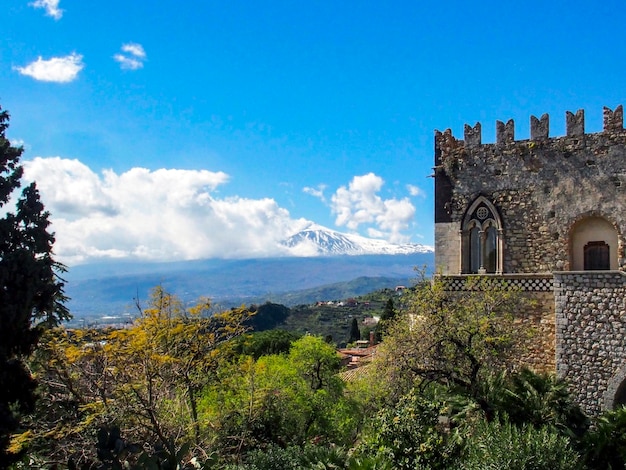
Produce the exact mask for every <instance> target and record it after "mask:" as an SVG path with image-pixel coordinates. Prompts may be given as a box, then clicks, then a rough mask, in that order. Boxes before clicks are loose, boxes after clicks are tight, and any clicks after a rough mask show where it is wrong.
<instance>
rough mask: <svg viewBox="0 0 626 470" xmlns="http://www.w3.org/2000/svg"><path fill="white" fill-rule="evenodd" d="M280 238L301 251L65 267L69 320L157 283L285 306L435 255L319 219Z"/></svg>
mask: <svg viewBox="0 0 626 470" xmlns="http://www.w3.org/2000/svg"><path fill="white" fill-rule="evenodd" d="M283 245H284V246H285V247H287V248H289V249H290V252H291V253H300V254H301V256H283V257H274V258H257V259H206V260H193V261H178V262H169V263H162V262H161V263H154V262H145V261H144V262H139V261H136V262H131V261H124V262H119V261H118V262H113V261H111V262H104V263H94V264H85V265H78V266H73V267H71V268H70V269H69V271H68V272H67V273H66V275H65V279H66V281H67V282H66V293H67V295H68V296H69V297H70V300H69V302H68V304H67V305H68V308H69V309H70V311H71V312H72V314H73V316H74V319H75V320H83V319H98V318H101V317H105V316H106V317H111V316H114V317H115V316H124V315H131V316H134V315H136V314H137V303H139V304H140V305H145V302H146V300H147V299H148V296H149V292H150V290H151V289H152V288H153V287H155V286H157V285H162V286H163V287H164V288H165V289H166V290H167V291H168V292H171V293H173V294H176V295H178V296H179V297H180V298H181V299H182V300H183V301H185V302H193V301H195V300H197V299H198V298H199V297H203V296H204V297H208V298H210V299H211V301H212V303H213V305H214V306H215V307H216V308H217V309H221V308H230V307H232V306H238V305H242V304H246V305H250V304H253V303H255V304H260V303H264V302H267V301H271V302H276V303H283V304H285V305H288V306H290V305H297V304H301V303H310V302H314V301H316V300H333V299H337V298H345V297H350V296H357V295H362V294H365V293H367V292H371V291H373V290H377V289H382V288H385V287H394V286H396V285H399V284H402V285H407V284H410V283H411V282H412V280H413V279H414V278H415V276H416V275H415V271H414V270H415V268H416V267H418V268H423V267H425V268H426V269H427V270H428V271H432V269H433V263H434V255H433V249H432V248H431V247H428V246H424V245H419V244H404V245H397V244H391V243H387V242H384V241H382V240H374V239H369V238H365V237H360V236H356V235H352V234H344V233H340V232H336V231H332V230H329V229H325V228H323V227H319V226H314V227H310V228H309V229H307V230H304V231H302V232H299V233H297V234H295V235H293V236H291V237H289V238H288V239H287V240H285V241H284V242H283ZM329 297H330V298H329Z"/></svg>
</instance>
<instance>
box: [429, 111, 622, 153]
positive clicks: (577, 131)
mask: <svg viewBox="0 0 626 470" xmlns="http://www.w3.org/2000/svg"><path fill="white" fill-rule="evenodd" d="M603 121H604V126H603V131H602V132H601V133H596V134H605V135H610V134H623V133H624V109H623V107H622V105H619V106H617V107H616V108H615V110H614V111H613V110H611V109H610V108H607V107H606V106H605V107H604V108H603ZM565 129H566V137H572V138H580V137H582V136H585V135H596V134H585V111H584V110H582V109H579V110H578V111H576V113H575V114H574V113H571V112H570V111H567V112H566V113H565ZM549 132H550V116H548V114H544V115H543V116H541V118H539V119H537V118H536V117H535V116H531V117H530V141H546V140H548V139H550V136H549ZM513 142H515V122H514V121H513V119H509V120H508V121H507V122H506V123H504V122H502V121H496V143H495V144H482V132H481V124H480V122H477V123H476V124H475V125H474V126H470V125H468V124H465V129H464V136H463V140H461V139H456V138H455V137H454V136H453V135H452V131H451V130H450V129H446V130H445V131H443V132H440V131H438V130H436V131H435V152H436V153H437V152H438V151H440V150H442V149H444V148H445V149H456V148H461V147H463V148H465V149H472V148H478V147H481V146H482V145H496V146H505V145H507V144H511V143H513Z"/></svg>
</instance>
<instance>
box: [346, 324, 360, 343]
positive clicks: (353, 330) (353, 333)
mask: <svg viewBox="0 0 626 470" xmlns="http://www.w3.org/2000/svg"><path fill="white" fill-rule="evenodd" d="M360 339H361V330H359V321H358V320H357V319H356V318H353V319H352V324H351V325H350V338H349V339H348V343H354V342H355V341H358V340H360Z"/></svg>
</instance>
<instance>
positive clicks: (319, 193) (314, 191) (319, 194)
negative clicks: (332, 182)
mask: <svg viewBox="0 0 626 470" xmlns="http://www.w3.org/2000/svg"><path fill="white" fill-rule="evenodd" d="M325 190H326V185H325V184H318V185H317V188H311V187H309V186H306V187H304V188H302V192H304V193H306V194H310V195H311V196H313V197H316V198H318V199H320V200H322V201H323V202H326V197H325V196H324V191H325Z"/></svg>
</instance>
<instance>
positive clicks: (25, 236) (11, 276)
mask: <svg viewBox="0 0 626 470" xmlns="http://www.w3.org/2000/svg"><path fill="white" fill-rule="evenodd" d="M8 126H9V115H8V113H7V112H6V111H3V110H2V109H1V108H0V211H1V212H2V213H3V214H4V215H3V217H2V218H0V384H2V386H1V387H0V466H2V465H6V462H8V461H9V460H11V456H10V455H8V454H7V453H6V449H7V446H8V444H9V436H10V434H11V433H12V432H13V431H15V430H16V429H17V427H18V416H19V413H20V412H25V411H29V410H32V408H33V406H34V398H35V395H34V390H35V386H36V384H35V382H34V380H33V378H32V377H31V375H30V373H29V371H28V369H27V368H26V367H25V364H24V360H25V358H27V357H28V356H29V355H30V354H31V353H32V352H33V350H34V349H35V348H36V347H37V344H38V342H39V339H40V336H41V334H42V332H43V331H44V330H45V329H46V328H48V327H51V326H55V325H57V324H59V323H60V322H61V321H63V320H66V319H68V318H69V312H68V311H67V309H66V308H65V306H64V305H63V302H64V301H65V296H64V293H63V281H62V280H61V279H60V278H59V273H61V272H63V270H64V268H63V266H62V265H61V264H59V263H57V262H55V261H54V259H53V256H52V245H53V244H54V236H53V235H52V234H51V233H50V232H49V231H48V228H49V225H50V222H49V220H48V216H49V214H48V212H46V211H45V209H44V206H43V203H42V202H41V200H40V198H39V192H38V191H37V188H36V186H35V183H31V184H29V185H28V186H26V187H25V188H24V189H23V191H22V192H21V195H20V196H18V197H17V202H16V206H15V211H14V212H12V211H11V208H10V207H9V205H10V204H11V203H12V202H13V201H14V199H13V197H14V193H15V191H17V190H18V189H19V188H20V186H21V179H22V175H23V169H22V166H21V165H20V157H21V155H22V151H23V149H22V148H18V147H14V146H12V145H11V143H10V142H9V140H8V139H7V138H6V135H5V132H6V130H7V128H8Z"/></svg>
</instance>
